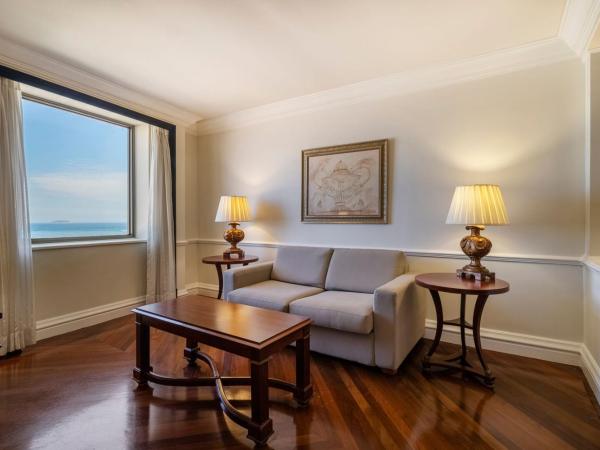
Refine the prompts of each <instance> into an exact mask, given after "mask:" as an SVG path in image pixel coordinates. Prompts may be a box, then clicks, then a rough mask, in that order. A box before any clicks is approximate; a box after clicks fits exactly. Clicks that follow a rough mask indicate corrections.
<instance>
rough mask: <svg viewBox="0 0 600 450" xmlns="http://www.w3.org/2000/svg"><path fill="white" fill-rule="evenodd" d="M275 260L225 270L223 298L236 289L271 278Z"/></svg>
mask: <svg viewBox="0 0 600 450" xmlns="http://www.w3.org/2000/svg"><path fill="white" fill-rule="evenodd" d="M272 269H273V261H268V262H264V263H258V264H252V265H250V266H242V267H236V268H235V269H230V270H226V271H225V272H223V298H224V299H227V295H228V294H229V293H230V292H231V291H234V290H236V289H239V288H242V287H244V286H250V285H251V284H256V283H260V282H261V281H267V280H270V279H271V270H272Z"/></svg>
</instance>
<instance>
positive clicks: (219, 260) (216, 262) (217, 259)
mask: <svg viewBox="0 0 600 450" xmlns="http://www.w3.org/2000/svg"><path fill="white" fill-rule="evenodd" d="M256 261H258V256H253V255H246V256H245V257H243V258H237V259H229V258H224V257H223V255H216V256H206V257H205V258H202V262H203V263H204V264H212V265H213V266H215V267H216V269H217V276H218V277H219V295H217V298H221V295H222V294H223V268H222V266H227V268H228V269H231V265H232V264H242V265H244V266H247V265H248V264H250V263H253V262H256Z"/></svg>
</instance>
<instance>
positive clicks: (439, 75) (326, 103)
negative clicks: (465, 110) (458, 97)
mask: <svg viewBox="0 0 600 450" xmlns="http://www.w3.org/2000/svg"><path fill="white" fill-rule="evenodd" d="M575 56H576V55H575V53H574V52H573V51H572V50H571V48H569V46H568V45H566V44H565V42H564V41H563V39H561V38H558V37H555V38H550V39H545V40H541V41H537V42H533V43H530V44H526V45H521V46H518V47H513V48H509V49H504V50H499V51H495V52H492V53H486V54H483V55H480V56H476V57H474V58H469V59H464V60H460V61H457V62H453V63H449V64H441V65H435V66H430V67H426V68H420V69H414V70H407V71H404V72H400V73H397V74H393V75H389V76H385V77H380V78H375V79H371V80H366V81H362V82H358V83H353V84H349V85H346V86H341V87H338V88H334V89H329V90H326V91H320V92H316V93H313V94H309V95H304V96H300V97H295V98H290V99H286V100H282V101H278V102H274V103H270V104H267V105H262V106H258V107H255V108H250V109H246V110H243V111H237V112H234V113H231V114H227V115H224V116H221V117H217V118H214V119H208V120H202V121H200V122H198V124H197V127H198V135H205V134H213V133H219V132H222V131H226V130H231V129H236V128H241V127H245V126H249V125H254V124H258V123H262V122H268V121H272V120H276V119H280V118H283V117H289V116H293V115H297V114H303V113H308V112H313V111H319V110H322V109H328V108H333V107H337V106H345V105H351V104H356V103H361V102H364V101H369V100H374V99H379V98H387V97H393V96H397V95H402V94H407V93H411V92H418V91H423V90H428V89H433V88H438V87H442V86H447V85H452V84H456V83H461V82H465V81H473V80H478V79H482V78H487V77H491V76H496V75H501V74H505V73H510V72H514V71H518V70H524V69H529V68H533V67H536V66H540V65H546V64H552V63H556V62H559V61H563V60H566V59H569V58H574V57H575Z"/></svg>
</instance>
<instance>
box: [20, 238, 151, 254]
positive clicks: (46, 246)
mask: <svg viewBox="0 0 600 450" xmlns="http://www.w3.org/2000/svg"><path fill="white" fill-rule="evenodd" d="M145 243H146V239H138V238H126V239H103V240H98V241H68V242H46V243H43V244H31V248H32V250H33V251H34V252H37V251H39V250H57V249H61V248H79V247H101V246H103V245H126V244H145Z"/></svg>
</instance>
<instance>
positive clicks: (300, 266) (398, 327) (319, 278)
mask: <svg viewBox="0 0 600 450" xmlns="http://www.w3.org/2000/svg"><path fill="white" fill-rule="evenodd" d="M413 280H414V275H413V274H410V273H407V264H406V258H405V256H404V254H403V253H402V252H399V251H393V250H369V249H344V248H336V249H332V248H322V247H282V248H280V249H279V250H278V252H277V257H276V258H275V261H273V262H265V263H258V264H253V265H250V266H247V267H240V268H236V269H232V270H228V271H226V272H225V273H224V285H223V291H224V298H225V299H226V300H227V301H230V302H234V303H243V304H246V305H252V306H258V307H261V308H268V309H274V310H278V311H285V312H290V313H294V314H299V315H302V316H307V317H310V318H311V319H312V321H313V326H312V328H311V342H310V347H311V350H313V351H316V352H319V353H324V354H327V355H332V356H336V357H339V358H344V359H348V360H351V361H357V362H359V363H362V364H367V365H371V366H378V367H380V368H382V369H384V370H385V371H395V370H396V369H398V367H399V366H400V364H401V363H402V361H403V360H404V358H405V357H406V355H407V354H408V353H409V352H410V350H411V349H412V348H413V347H414V345H415V344H416V343H417V342H418V341H419V339H420V338H421V337H422V336H423V333H424V329H425V304H424V303H425V302H419V301H418V299H417V297H416V295H415V286H414V281H413Z"/></svg>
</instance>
